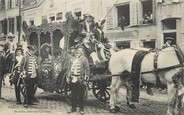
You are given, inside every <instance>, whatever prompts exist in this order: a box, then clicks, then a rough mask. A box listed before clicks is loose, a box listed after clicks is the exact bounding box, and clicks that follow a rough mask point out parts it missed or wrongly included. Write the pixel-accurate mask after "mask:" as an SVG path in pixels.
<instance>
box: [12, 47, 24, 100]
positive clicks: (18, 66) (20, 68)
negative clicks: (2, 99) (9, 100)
mask: <svg viewBox="0 0 184 115" xmlns="http://www.w3.org/2000/svg"><path fill="white" fill-rule="evenodd" d="M25 62H26V58H25V57H24V50H23V49H22V47H21V46H19V47H17V48H16V50H15V59H14V72H13V75H14V76H13V78H12V82H13V83H14V85H15V96H16V99H17V104H21V103H22V102H21V96H20V89H21V88H20V86H21V84H23V81H22V79H20V76H21V75H22V74H23V73H22V72H24V70H25Z"/></svg>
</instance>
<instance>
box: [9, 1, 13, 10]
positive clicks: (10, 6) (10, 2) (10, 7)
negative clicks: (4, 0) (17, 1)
mask: <svg viewBox="0 0 184 115" xmlns="http://www.w3.org/2000/svg"><path fill="white" fill-rule="evenodd" d="M8 9H12V0H8Z"/></svg>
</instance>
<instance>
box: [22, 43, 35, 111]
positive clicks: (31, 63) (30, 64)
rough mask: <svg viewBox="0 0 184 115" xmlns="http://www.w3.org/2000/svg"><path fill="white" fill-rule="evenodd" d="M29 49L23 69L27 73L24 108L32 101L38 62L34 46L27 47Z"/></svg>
mask: <svg viewBox="0 0 184 115" xmlns="http://www.w3.org/2000/svg"><path fill="white" fill-rule="evenodd" d="M27 48H28V49H29V51H28V53H27V55H26V56H25V57H26V63H25V69H26V72H27V80H26V83H27V98H26V102H25V107H27V105H30V104H32V103H33V101H34V94H35V92H36V88H37V85H36V84H37V69H38V62H37V57H36V55H35V52H36V46H32V45H30V46H27Z"/></svg>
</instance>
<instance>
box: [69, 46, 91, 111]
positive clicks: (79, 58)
mask: <svg viewBox="0 0 184 115" xmlns="http://www.w3.org/2000/svg"><path fill="white" fill-rule="evenodd" d="M74 56H75V57H74V59H72V60H73V62H72V64H71V67H70V72H69V78H70V81H69V83H70V88H71V105H72V108H71V111H69V112H68V113H73V112H76V106H77V104H79V111H80V113H81V114H84V93H85V90H86V84H85V83H86V81H87V80H88V78H89V75H90V68H89V63H88V60H87V58H86V57H84V56H83V48H82V47H77V48H76V49H75V51H74Z"/></svg>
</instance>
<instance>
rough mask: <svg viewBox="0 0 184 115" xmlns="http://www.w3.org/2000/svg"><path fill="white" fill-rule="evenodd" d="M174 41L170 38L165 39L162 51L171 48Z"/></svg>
mask: <svg viewBox="0 0 184 115" xmlns="http://www.w3.org/2000/svg"><path fill="white" fill-rule="evenodd" d="M173 41H174V39H173V38H172V37H166V43H165V44H164V45H163V46H162V49H164V48H167V47H171V46H172V45H173Z"/></svg>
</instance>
